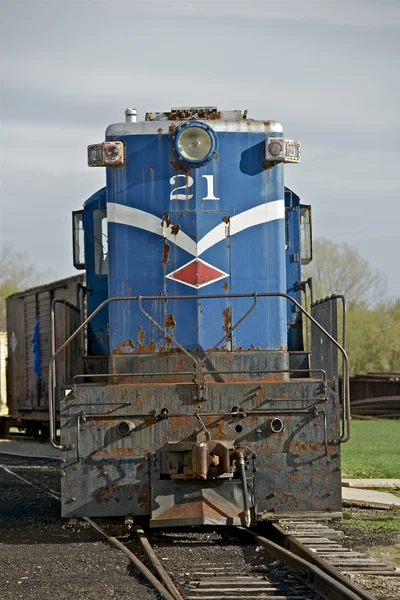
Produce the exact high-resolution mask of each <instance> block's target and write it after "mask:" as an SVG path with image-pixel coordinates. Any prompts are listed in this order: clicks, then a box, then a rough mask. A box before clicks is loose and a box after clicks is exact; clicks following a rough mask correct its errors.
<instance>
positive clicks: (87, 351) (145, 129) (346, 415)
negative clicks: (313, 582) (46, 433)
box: [48, 107, 350, 527]
mask: <svg viewBox="0 0 400 600" xmlns="http://www.w3.org/2000/svg"><path fill="white" fill-rule="evenodd" d="M125 115H126V118H125V122H122V123H117V124H114V125H111V126H110V127H108V128H107V130H106V136H105V141H104V142H102V143H99V144H94V145H92V146H89V148H88V162H89V165H90V166H98V167H100V166H103V167H105V168H106V187H105V188H103V189H102V190H99V191H98V192H96V193H95V194H94V195H93V196H91V197H90V198H89V199H88V200H87V201H86V202H85V204H84V206H83V208H82V209H80V210H77V211H75V212H74V213H73V249H74V261H73V262H74V265H75V267H76V268H77V269H86V295H85V297H86V315H87V318H86V319H85V320H84V321H82V320H81V324H80V326H79V327H78V328H77V329H76V330H75V333H74V334H73V335H72V336H71V337H70V338H69V339H68V340H67V341H66V343H65V344H64V343H62V341H60V343H58V344H57V345H56V347H57V350H56V352H53V355H52V358H51V360H50V363H49V365H48V368H49V373H48V381H49V384H48V393H49V404H48V409H49V417H50V423H49V424H50V438H51V441H52V444H53V445H54V447H56V448H60V449H61V451H62V455H63V457H64V459H65V462H64V464H63V468H62V471H63V473H62V475H63V486H62V516H63V517H66V518H69V517H82V516H104V517H108V516H111V517H113V516H122V517H125V518H126V519H132V518H135V517H137V518H145V519H149V521H150V525H151V526H153V527H175V526H180V525H203V524H213V525H229V524H245V525H250V524H256V523H257V522H259V521H262V520H265V519H276V518H282V517H285V516H289V517H293V516H296V518H297V517H299V518H301V517H302V516H307V517H308V518H309V517H310V516H311V517H320V516H321V515H324V516H327V515H331V516H338V515H340V514H341V471H340V447H341V444H342V443H343V442H345V441H347V440H348V438H349V433H350V429H349V427H350V408H349V387H348V384H349V380H348V360H347V355H346V352H345V349H344V348H342V347H341V345H340V344H339V343H338V341H337V325H338V324H337V312H338V311H337V307H338V304H339V303H344V299H343V298H342V297H340V296H332V297H330V298H326V299H324V300H322V301H319V302H315V303H314V304H313V305H312V306H311V308H310V310H309V311H308V310H306V308H305V306H309V303H307V302H306V303H305V302H304V299H305V295H307V296H308V290H309V288H310V286H311V281H310V280H307V281H302V277H301V266H302V264H307V263H308V262H309V261H310V260H311V258H312V252H311V249H312V240H311V208H310V206H308V205H303V204H301V202H300V198H299V197H298V196H297V195H296V194H295V193H294V192H293V191H291V190H289V189H288V188H286V187H285V186H284V164H285V163H298V162H299V160H300V144H299V143H298V142H295V141H293V140H290V139H287V138H285V137H283V130H282V126H281V125H280V124H279V123H277V122H276V121H271V120H263V121H257V120H254V119H251V118H249V117H248V116H247V113H246V112H244V113H243V112H242V111H225V112H222V111H219V110H218V109H217V108H215V107H190V108H183V109H172V110H171V111H169V112H165V113H148V114H147V115H146V117H145V120H144V121H141V122H140V121H138V120H137V111H135V110H133V109H128V110H127V111H126V113H125ZM81 319H82V315H81ZM55 327H57V321H56V323H55ZM305 328H307V330H308V333H309V334H310V335H309V339H310V348H308V347H307V348H306V347H305V344H304V340H303V330H304V329H305ZM72 355H73V356H74V357H76V356H78V357H80V358H79V360H78V362H76V361H75V360H72V359H71V356H72ZM339 360H340V361H341V364H342V368H343V373H344V377H343V381H342V388H343V389H342V402H341V401H340V398H339V378H338V364H339ZM65 365H69V366H68V372H69V369H70V368H71V369H72V370H73V368H74V367H77V368H76V370H75V372H73V373H72V371H71V373H70V376H68V377H66V378H65V382H66V383H68V384H69V385H68V386H67V385H65V384H64V385H63V384H62V381H60V373H63V372H64V371H63V369H65V368H66V367H65ZM72 365H74V367H73V366H72ZM61 379H62V377H61ZM69 386H71V389H70V390H69ZM58 418H59V420H60V429H61V437H60V438H58V437H57V421H58Z"/></svg>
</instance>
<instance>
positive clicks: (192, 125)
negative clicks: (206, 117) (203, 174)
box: [172, 121, 218, 167]
mask: <svg viewBox="0 0 400 600" xmlns="http://www.w3.org/2000/svg"><path fill="white" fill-rule="evenodd" d="M217 148H218V139H217V136H216V135H215V132H214V130H213V129H211V127H210V126H209V125H206V124H205V123H201V122H199V121H188V122H187V123H184V124H183V125H181V126H180V127H178V129H177V130H176V131H175V133H174V135H173V138H172V151H173V153H174V154H175V156H176V158H177V159H178V161H179V162H180V163H183V164H186V165H190V166H193V167H200V166H202V165H205V164H206V163H208V162H209V161H210V160H211V159H212V158H213V156H214V155H215V153H216V151H217Z"/></svg>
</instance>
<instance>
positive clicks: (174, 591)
mask: <svg viewBox="0 0 400 600" xmlns="http://www.w3.org/2000/svg"><path fill="white" fill-rule="evenodd" d="M135 531H136V535H137V536H138V539H139V542H140V543H141V545H142V548H143V550H144V552H145V554H146V556H147V558H148V559H149V561H150V562H151V564H152V565H153V567H154V568H155V569H156V570H157V572H158V573H159V575H160V577H161V579H162V581H163V583H164V585H165V587H166V588H167V590H168V591H169V593H170V594H171V596H173V597H174V598H175V600H184V599H183V596H181V594H180V593H179V591H178V588H177V587H176V585H175V584H174V582H173V581H172V579H171V577H170V576H169V575H168V573H167V571H166V570H165V569H164V567H163V565H162V563H161V562H160V560H159V558H158V556H157V554H156V553H155V552H154V550H153V548H152V547H151V544H150V542H149V540H148V539H147V536H146V534H145V532H144V531H143V529H142V528H141V527H135Z"/></svg>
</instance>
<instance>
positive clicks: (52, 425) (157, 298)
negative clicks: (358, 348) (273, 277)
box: [49, 292, 350, 450]
mask: <svg viewBox="0 0 400 600" xmlns="http://www.w3.org/2000/svg"><path fill="white" fill-rule="evenodd" d="M255 297H257V298H284V299H285V300H287V301H288V302H292V303H293V304H294V305H295V306H296V307H297V308H298V309H299V310H300V311H301V312H302V313H303V314H304V315H305V316H306V317H307V318H308V319H309V320H310V321H311V323H313V324H314V325H315V326H316V327H317V328H318V329H319V330H320V331H321V332H322V333H323V335H325V336H326V337H327V338H328V339H329V340H330V341H331V342H332V343H333V344H334V346H336V348H337V349H338V350H339V352H340V353H341V354H342V356H343V367H344V369H343V381H342V387H343V393H342V399H343V403H344V404H346V408H347V410H346V432H343V433H342V435H341V437H340V442H341V443H343V442H346V441H347V440H348V439H349V438H350V398H349V396H348V395H347V392H348V390H349V387H350V384H349V359H348V356H347V353H346V351H345V349H344V348H343V347H342V346H341V345H340V344H339V342H338V341H337V340H335V339H334V338H333V337H332V336H331V334H330V333H329V332H328V331H326V329H324V328H323V327H322V325H320V324H319V323H318V321H317V320H316V319H314V317H313V316H312V315H310V314H309V313H308V312H307V311H306V310H305V309H304V308H303V307H302V306H301V304H299V302H297V300H295V299H294V298H292V297H291V296H289V295H288V294H284V293H282V292H264V293H257V294H254V293H252V294H204V295H201V296H198V295H189V296H116V297H114V298H107V299H106V300H104V301H103V302H102V303H101V304H99V306H98V307H97V308H96V309H95V310H94V311H93V312H92V314H91V315H89V316H88V317H87V318H86V319H85V320H84V321H83V322H82V323H81V325H80V326H79V327H78V328H77V329H76V330H75V332H74V333H73V334H72V335H71V336H70V337H69V338H68V339H67V340H66V341H65V342H64V343H63V344H62V345H61V346H60V347H59V348H58V350H57V351H56V352H55V353H54V354H53V355H52V357H51V359H50V363H49V420H50V423H49V425H50V442H51V444H52V446H53V447H54V448H57V449H59V450H62V449H63V446H62V444H59V443H58V442H57V440H56V415H55V398H54V394H53V385H54V384H53V364H54V361H55V359H56V358H57V356H59V355H60V354H61V352H62V351H63V350H64V349H65V348H66V347H67V346H68V345H69V344H70V342H72V340H73V339H74V338H75V337H76V336H77V335H78V334H79V333H80V331H81V330H82V329H83V328H84V327H86V325H87V324H88V323H89V322H90V321H91V320H92V319H93V318H94V317H95V316H96V315H97V314H98V313H99V312H100V311H101V310H102V309H103V308H104V307H105V306H107V305H108V304H111V302H132V301H133V300H134V301H136V302H138V303H141V302H142V300H150V301H160V300H162V301H165V300H202V299H227V298H253V299H254V298H255ZM191 358H193V360H194V357H193V356H191ZM195 365H196V362H195ZM343 427H344V423H343Z"/></svg>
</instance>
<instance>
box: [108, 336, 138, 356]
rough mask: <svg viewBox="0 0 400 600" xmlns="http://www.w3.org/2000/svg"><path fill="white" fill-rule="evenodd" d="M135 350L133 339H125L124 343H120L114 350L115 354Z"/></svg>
mask: <svg viewBox="0 0 400 600" xmlns="http://www.w3.org/2000/svg"><path fill="white" fill-rule="evenodd" d="M134 350H135V344H134V343H133V342H132V340H131V339H129V340H125V341H124V342H122V344H120V345H119V346H117V347H116V348H115V349H114V350H113V352H112V353H113V354H128V353H129V352H133V351H134Z"/></svg>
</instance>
